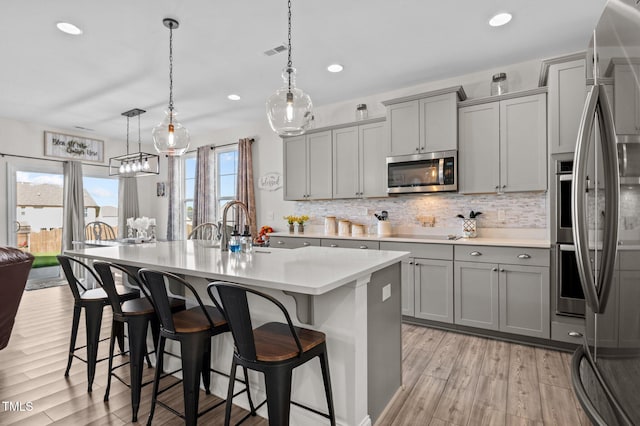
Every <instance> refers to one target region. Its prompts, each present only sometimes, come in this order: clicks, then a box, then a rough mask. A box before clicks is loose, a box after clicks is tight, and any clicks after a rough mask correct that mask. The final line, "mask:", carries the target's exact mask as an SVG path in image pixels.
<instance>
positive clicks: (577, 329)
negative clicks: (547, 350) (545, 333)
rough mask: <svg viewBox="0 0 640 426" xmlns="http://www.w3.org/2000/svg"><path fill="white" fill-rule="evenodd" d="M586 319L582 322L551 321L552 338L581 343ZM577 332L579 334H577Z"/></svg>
mask: <svg viewBox="0 0 640 426" xmlns="http://www.w3.org/2000/svg"><path fill="white" fill-rule="evenodd" d="M584 329H585V327H584V320H582V323H581V324H569V323H565V322H558V321H551V340H558V341H560V342H567V343H575V344H576V345H581V344H582V342H583V337H582V336H584V333H585V330H584ZM576 333H577V334H576Z"/></svg>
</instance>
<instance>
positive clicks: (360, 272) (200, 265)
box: [65, 240, 409, 295]
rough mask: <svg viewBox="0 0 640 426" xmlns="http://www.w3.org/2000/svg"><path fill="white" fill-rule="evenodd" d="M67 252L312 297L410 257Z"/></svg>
mask: <svg viewBox="0 0 640 426" xmlns="http://www.w3.org/2000/svg"><path fill="white" fill-rule="evenodd" d="M65 253H66V254H68V255H71V256H78V257H85V258H90V259H93V260H103V261H108V262H114V263H118V264H122V265H129V266H135V267H142V268H145V267H146V268H155V269H160V270H164V271H168V272H172V273H176V274H184V275H190V276H195V277H202V278H206V279H209V280H211V281H215V280H227V281H232V282H235V283H239V284H245V285H252V286H257V287H265V288H271V289H276V290H283V291H291V292H296V293H302V294H308V295H319V294H323V293H327V292H329V291H331V290H334V289H336V288H338V287H340V286H342V285H344V284H347V283H349V282H352V281H354V280H356V279H357V278H360V277H364V276H366V275H368V274H371V273H373V272H375V271H378V270H380V269H383V268H385V267H387V266H390V265H392V264H394V263H397V262H399V261H401V260H402V259H404V258H406V257H408V256H409V253H408V252H404V251H386V250H357V249H339V248H328V247H306V248H303V249H297V250H288V249H278V248H270V247H268V248H254V252H253V253H252V254H250V255H247V254H240V253H231V252H222V251H221V250H220V249H219V248H214V247H211V246H210V245H209V246H207V244H206V243H205V242H203V241H196V240H189V241H165V242H154V243H145V244H124V245H120V246H115V247H90V248H84V249H77V250H67V251H65Z"/></svg>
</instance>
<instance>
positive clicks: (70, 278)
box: [57, 254, 140, 392]
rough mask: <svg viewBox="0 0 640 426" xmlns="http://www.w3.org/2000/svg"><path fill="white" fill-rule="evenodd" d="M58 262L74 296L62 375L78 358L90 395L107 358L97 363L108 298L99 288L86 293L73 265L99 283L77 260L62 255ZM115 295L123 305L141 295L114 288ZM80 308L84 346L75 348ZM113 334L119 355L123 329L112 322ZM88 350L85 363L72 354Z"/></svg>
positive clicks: (122, 340) (117, 323)
mask: <svg viewBox="0 0 640 426" xmlns="http://www.w3.org/2000/svg"><path fill="white" fill-rule="evenodd" d="M57 258H58V262H60V265H61V266H62V270H63V271H64V275H65V277H66V278H67V282H68V283H69V288H70V289H71V293H73V300H74V303H73V323H72V326H71V342H70V343H69V360H68V361H67V369H66V370H65V372H64V375H65V376H68V375H69V370H70V369H71V362H72V361H73V358H74V357H75V358H78V359H79V360H80V361H82V362H85V363H86V364H87V382H88V384H87V390H88V391H89V392H91V388H92V386H93V379H94V378H95V375H96V363H98V362H100V361H104V360H106V359H107V358H102V359H98V343H99V342H101V341H102V340H106V339H102V340H100V326H101V324H102V311H103V308H104V307H105V306H106V305H108V304H109V298H108V297H107V293H105V291H104V290H103V289H102V288H94V289H87V288H86V287H85V286H84V285H83V284H82V282H80V280H79V279H78V278H76V276H75V274H74V273H73V267H72V262H73V264H75V265H77V266H78V267H80V268H82V269H81V270H84V271H85V272H89V274H90V275H91V276H92V277H93V279H95V281H96V282H97V283H100V279H99V278H98V276H97V275H96V273H95V272H93V269H91V268H90V267H89V266H88V265H87V264H85V263H82V262H80V261H79V260H77V259H74V258H72V257H69V256H65V255H62V254H61V255H58V256H57ZM116 291H117V293H118V297H119V299H120V300H122V301H126V300H131V299H135V298H137V297H140V293H139V292H138V291H132V290H128V289H126V288H125V287H123V286H117V288H116ZM82 308H84V315H85V321H86V328H87V344H86V345H85V346H79V347H76V338H77V337H78V325H79V323H80V313H81V312H82ZM111 326H112V333H115V335H116V336H117V338H118V342H119V346H120V351H121V352H122V351H124V327H123V324H122V323H120V322H116V321H113V322H112V324H111ZM85 347H86V348H87V359H83V358H80V357H79V356H77V355H76V354H75V351H76V350H78V349H82V348H85Z"/></svg>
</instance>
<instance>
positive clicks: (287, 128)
mask: <svg viewBox="0 0 640 426" xmlns="http://www.w3.org/2000/svg"><path fill="white" fill-rule="evenodd" d="M289 76H291V88H289ZM295 77H296V69H295V68H293V67H291V68H289V67H287V68H285V69H284V70H283V71H282V79H283V80H284V86H282V87H281V88H280V89H278V90H277V91H276V93H274V94H273V95H271V96H270V97H269V99H267V117H268V118H269V125H270V126H271V128H272V129H273V131H274V132H276V133H277V134H279V135H280V136H296V135H301V134H303V133H304V132H305V131H306V130H307V129H308V128H309V126H310V123H311V117H312V115H313V114H312V109H313V104H312V103H311V98H310V97H309V95H307V94H306V93H304V92H303V91H302V90H301V89H298V88H296V83H295Z"/></svg>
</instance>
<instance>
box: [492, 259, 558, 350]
mask: <svg viewBox="0 0 640 426" xmlns="http://www.w3.org/2000/svg"><path fill="white" fill-rule="evenodd" d="M499 276H500V278H499V283H500V285H499V294H500V331H506V332H509V333H516V334H520V335H525V336H533V337H540V338H544V339H549V338H550V337H551V336H550V322H549V268H544V267H539V266H519V265H499Z"/></svg>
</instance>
